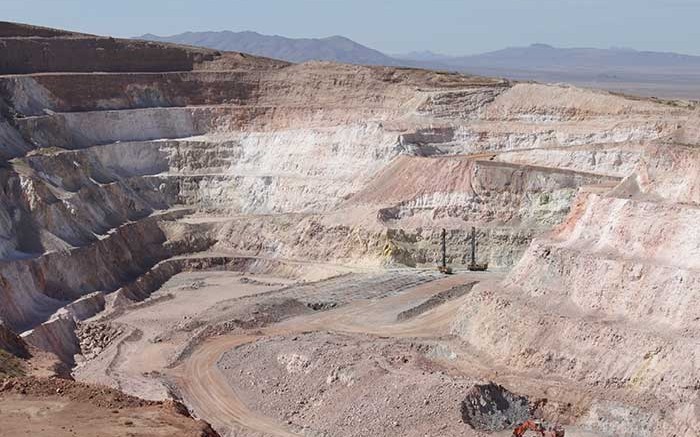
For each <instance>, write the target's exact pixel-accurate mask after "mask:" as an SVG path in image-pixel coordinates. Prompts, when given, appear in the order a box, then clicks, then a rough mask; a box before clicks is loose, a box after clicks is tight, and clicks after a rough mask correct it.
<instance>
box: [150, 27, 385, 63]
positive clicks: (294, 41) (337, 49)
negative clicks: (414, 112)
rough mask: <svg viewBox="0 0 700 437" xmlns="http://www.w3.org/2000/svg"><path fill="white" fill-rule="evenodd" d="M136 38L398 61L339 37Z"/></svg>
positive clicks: (295, 58)
mask: <svg viewBox="0 0 700 437" xmlns="http://www.w3.org/2000/svg"><path fill="white" fill-rule="evenodd" d="M139 39H146V40H150V41H161V42H172V43H177V44H187V45H192V46H200V47H208V48H211V49H215V50H222V51H231V52H243V53H250V54H252V55H258V56H265V57H268V58H275V59H282V60H284V61H290V62H305V61H311V60H324V61H335V62H342V63H346V64H366V65H398V64H399V62H397V61H396V60H395V59H393V58H391V57H389V56H387V55H385V54H383V53H382V52H380V51H378V50H374V49H371V48H369V47H365V46H363V45H361V44H358V43H356V42H355V41H353V40H351V39H348V38H345V37H342V36H331V37H328V38H285V37H283V36H277V35H262V34H259V33H257V32H230V31H223V32H186V33H181V34H179V35H173V36H166V37H162V36H157V35H151V34H148V35H143V36H140V37H139Z"/></svg>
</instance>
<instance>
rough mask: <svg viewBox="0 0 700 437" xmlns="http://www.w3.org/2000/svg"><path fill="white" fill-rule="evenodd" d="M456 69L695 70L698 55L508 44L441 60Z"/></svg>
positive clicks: (699, 69)
mask: <svg viewBox="0 0 700 437" xmlns="http://www.w3.org/2000/svg"><path fill="white" fill-rule="evenodd" d="M440 62H441V63H444V64H447V65H451V66H454V67H458V68H489V69H503V70H526V71H557V72H561V71H566V72H574V71H579V72H580V71H581V70H587V71H594V72H597V73H601V72H613V73H614V72H634V73H652V72H653V73H665V74H669V73H671V74H680V73H691V72H692V73H698V72H700V56H689V55H679V54H676V53H664V52H648V51H637V50H632V49H620V48H611V49H594V48H556V47H552V46H550V45H547V44H532V45H530V46H528V47H510V48H506V49H503V50H498V51H494V52H488V53H483V54H479V55H472V56H462V57H453V58H449V59H441V60H440Z"/></svg>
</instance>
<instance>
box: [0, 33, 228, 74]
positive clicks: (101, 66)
mask: <svg viewBox="0 0 700 437" xmlns="http://www.w3.org/2000/svg"><path fill="white" fill-rule="evenodd" d="M217 56H218V54H217V52H215V51H212V50H207V49H196V48H192V47H187V48H184V47H179V46H174V45H167V44H158V43H151V42H146V41H134V40H115V39H114V38H104V37H87V36H83V37H65V38H64V37H57V36H52V37H37V36H33V37H3V38H2V40H1V41H0V74H27V73H41V72H54V71H65V72H93V71H113V72H132V71H134V72H144V71H190V70H192V69H194V68H195V66H196V65H197V64H200V63H202V62H206V61H212V60H214V59H215V58H216V57H217Z"/></svg>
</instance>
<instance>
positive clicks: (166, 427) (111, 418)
mask: <svg viewBox="0 0 700 437" xmlns="http://www.w3.org/2000/svg"><path fill="white" fill-rule="evenodd" d="M0 418H1V419H0V422H1V424H0V436H3V437H18V436H24V435H28V436H34V437H75V436H84V437H117V436H132V437H136V436H143V437H147V436H163V437H170V436H192V437H197V436H200V435H202V434H201V429H200V427H199V426H197V425H196V424H195V422H192V420H190V419H187V418H186V417H184V416H177V415H174V414H173V413H172V412H169V411H167V410H166V409H164V408H163V407H140V408H122V409H119V408H114V409H109V408H96V407H95V406H94V404H92V403H91V402H90V401H89V400H87V399H86V400H85V401H84V402H75V401H69V400H64V399H61V398H58V397H55V398H53V399H52V398H51V397H48V398H47V397H44V396H42V397H41V398H31V397H29V398H28V397H26V396H8V397H0Z"/></svg>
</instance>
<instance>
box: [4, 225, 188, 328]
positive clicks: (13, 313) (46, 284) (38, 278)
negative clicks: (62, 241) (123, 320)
mask: <svg viewBox="0 0 700 437" xmlns="http://www.w3.org/2000/svg"><path fill="white" fill-rule="evenodd" d="M181 215H182V213H172V214H171V218H174V217H177V216H181ZM167 218H168V217H167V216H155V217H151V218H147V219H144V220H141V221H138V222H134V223H129V224H126V225H123V226H121V227H119V228H117V229H116V230H115V231H114V232H112V233H111V234H110V235H109V236H108V237H106V238H104V239H101V240H99V241H97V242H95V243H93V244H90V245H88V246H84V247H79V248H75V249H71V250H67V251H59V252H50V253H47V254H44V255H42V256H40V257H38V258H34V259H25V260H17V261H1V262H0V284H2V288H0V297H1V298H2V302H3V305H2V307H0V318H2V319H3V320H4V321H5V322H6V323H7V324H8V325H9V326H10V327H11V328H12V329H14V330H16V331H23V330H25V329H28V328H30V327H31V326H34V325H36V324H37V323H39V322H41V319H42V318H45V317H47V316H48V315H49V314H51V313H53V312H54V311H55V310H57V309H58V308H60V307H62V306H63V305H65V304H66V303H68V302H70V301H73V300H75V299H78V298H80V297H81V296H83V295H85V294H88V293H91V292H94V291H110V290H115V289H117V288H118V287H119V286H120V285H121V284H123V283H125V282H127V281H128V280H130V279H131V278H134V277H136V276H138V275H140V274H142V273H143V272H145V271H147V270H148V269H149V268H150V267H152V266H153V265H155V264H156V263H157V262H158V261H160V260H162V259H165V258H167V257H169V256H172V255H173V254H172V253H170V251H169V250H168V248H167V247H166V246H165V243H166V237H165V234H164V233H163V232H162V230H161V229H160V227H159V225H158V221H159V220H164V219H167Z"/></svg>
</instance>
